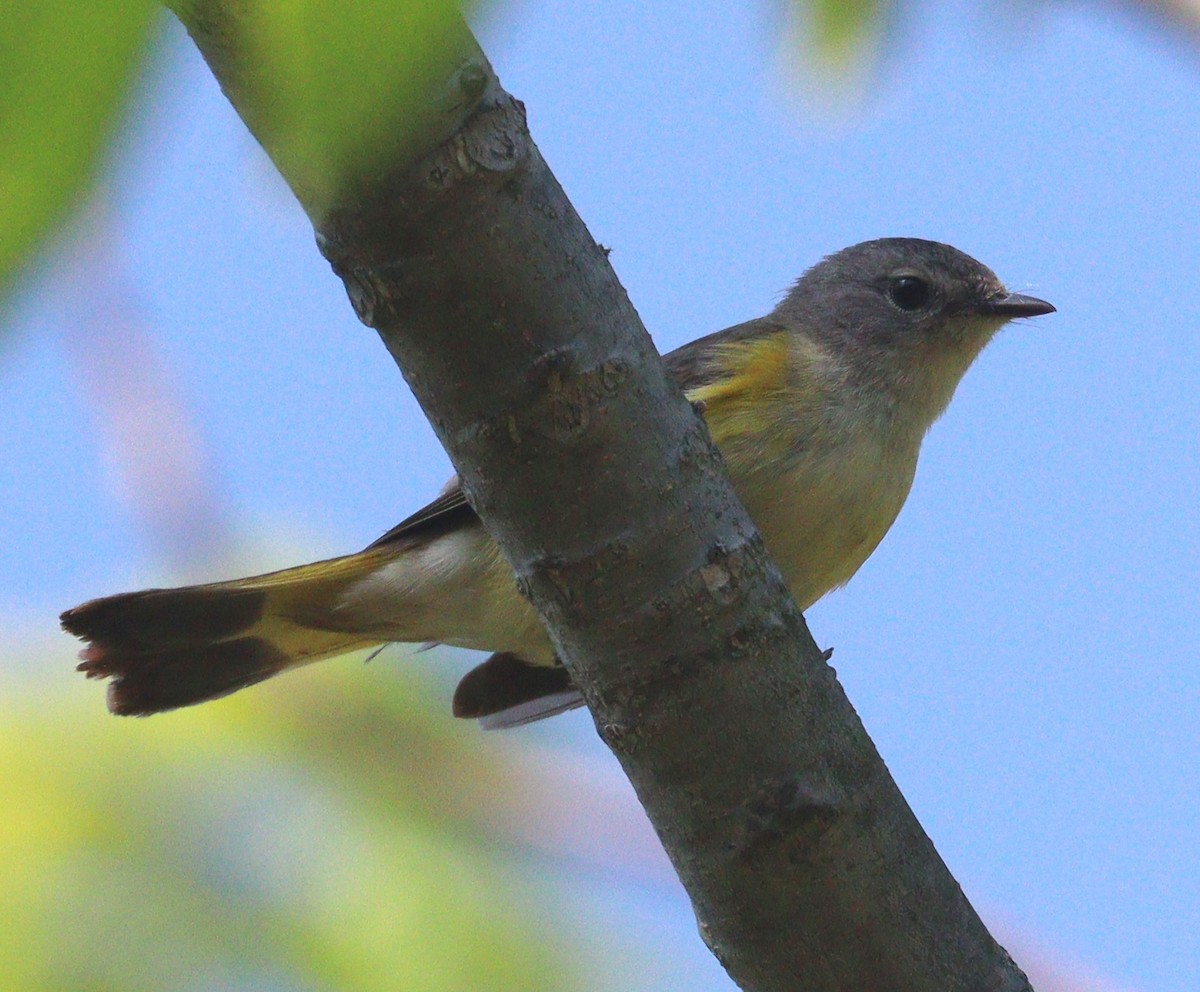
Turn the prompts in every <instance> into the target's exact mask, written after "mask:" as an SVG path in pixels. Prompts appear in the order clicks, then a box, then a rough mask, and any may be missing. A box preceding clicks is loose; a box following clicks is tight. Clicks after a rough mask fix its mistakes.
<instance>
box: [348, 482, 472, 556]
mask: <svg viewBox="0 0 1200 992" xmlns="http://www.w3.org/2000/svg"><path fill="white" fill-rule="evenodd" d="M477 523H479V517H478V516H477V515H476V513H475V511H474V510H473V509H472V508H471V504H470V503H468V502H467V497H466V494H465V493H464V492H463V491H462V487H461V486H459V485H457V484H455V485H454V486H453V487H452V488H450V489H447V490H446V491H445V492H444V493H442V494H441V495H440V496H439V497H438V498H437V499H435V500H434V501H433V502H432V503H429V504H427V505H426V506H423V507H421V509H419V510H418V511H417V512H416V513H414V514H413V515H412V516H411V517H406V518H405V519H404V520H401V521H400V523H398V524H396V526H395V527H393V528H392V529H391V530H389V531H388V532H387V533H386V534H384V535H383V536H382V537H380V538H378V539H377V540H375V541H372V542H371V543H370V544H368V545H367V547H366V549H365V550H370V549H371V548H379V547H382V546H384V545H385V544H396V543H397V542H400V541H404V542H412V541H427V540H432V539H433V538H435V537H441V536H442V535H443V534H449V533H450V532H451V531H455V530H458V529H459V528H460V527H468V526H471V525H472V524H477Z"/></svg>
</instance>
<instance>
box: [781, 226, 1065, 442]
mask: <svg viewBox="0 0 1200 992" xmlns="http://www.w3.org/2000/svg"><path fill="white" fill-rule="evenodd" d="M1053 311H1054V307H1053V306H1051V305H1050V304H1049V303H1047V302H1045V301H1044V300H1039V299H1036V298H1034V297H1032V296H1021V295H1018V294H1016V293H1010V292H1009V291H1008V290H1007V289H1005V287H1004V284H1003V283H1001V282H1000V280H999V279H997V278H996V275H995V273H994V272H992V270H991V269H989V268H988V267H987V266H986V265H983V264H981V263H979V262H977V261H975V259H973V258H971V257H970V256H969V255H966V254H964V253H963V252H961V251H959V250H958V249H957V248H952V247H950V246H949V245H944V244H940V243H939V242H936V241H922V240H920V239H918V238H881V239H879V240H877V241H864V242H863V243H862V244H857V245H853V246H851V247H849V248H844V249H843V250H842V251H839V252H837V253H836V254H833V255H830V256H829V257H828V258H826V259H825V260H824V261H822V262H819V263H818V264H817V265H815V266H813V267H812V268H811V269H809V270H808V272H806V273H805V274H804V275H803V276H801V277H800V279H799V280H798V281H797V282H796V285H795V286H793V287H792V290H791V292H789V293H788V294H787V296H786V297H785V298H784V299H783V301H782V302H781V303H780V304H779V306H778V307H776V309H775V313H774V315H773V316H774V317H775V318H776V319H779V320H781V321H782V322H784V323H786V324H788V325H789V326H792V327H797V328H802V329H803V330H804V331H805V332H806V333H807V334H808V335H810V336H811V337H812V338H813V339H814V340H815V341H816V342H817V343H818V344H820V345H821V346H822V347H824V348H825V349H827V350H828V351H829V352H831V353H832V354H833V355H834V356H837V357H839V358H840V364H841V365H842V366H843V368H844V371H845V372H846V373H847V374H849V375H850V376H851V377H852V378H853V379H855V380H857V382H858V384H860V385H862V386H865V387H867V388H869V389H872V390H879V391H880V392H881V393H888V394H901V395H897V396H896V398H898V399H903V400H905V401H907V402H909V403H916V404H919V405H920V407H922V408H923V409H922V412H923V413H924V414H925V415H926V416H927V418H928V420H930V421H932V420H933V419H934V418H935V417H936V416H937V415H938V414H939V413H941V411H942V409H944V408H945V405H946V404H947V403H948V402H949V401H950V396H951V395H952V394H953V392H954V388H955V386H957V384H958V381H959V379H961V378H962V375H963V373H964V372H966V370H967V367H968V366H969V365H970V364H971V362H972V361H973V360H974V359H975V356H976V355H978V354H979V352H980V351H981V350H982V348H983V347H984V345H986V344H987V343H988V341H990V340H991V338H992V336H993V335H994V334H995V333H996V331H998V330H999V329H1000V327H1001V326H1003V325H1004V324H1005V323H1007V322H1008V321H1010V320H1012V319H1013V318H1014V317H1036V316H1038V315H1039V314H1045V313H1052V312H1053ZM925 408H927V409H925Z"/></svg>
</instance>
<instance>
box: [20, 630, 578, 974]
mask: <svg viewBox="0 0 1200 992" xmlns="http://www.w3.org/2000/svg"><path fill="white" fill-rule="evenodd" d="M56 653H57V652H56ZM9 660H10V661H11V662H12V665H13V668H12V670H15V669H16V662H15V661H14V660H13V659H9ZM4 667H9V666H8V665H5V666H4ZM47 667H48V666H47ZM21 668H22V669H24V670H28V668H29V664H28V661H27V659H22V662H21ZM321 668H322V670H321V671H312V672H299V673H296V674H294V675H292V676H289V677H285V678H282V679H279V680H278V682H277V683H275V684H271V685H267V686H263V687H260V688H258V689H256V690H254V691H251V692H246V693H242V694H240V695H238V696H234V697H232V698H230V699H227V700H223V701H220V702H217V703H213V704H209V705H206V706H202V707H199V708H196V709H194V710H185V711H181V712H178V713H174V714H170V715H166V716H160V717H156V718H153V719H150V720H118V719H116V718H114V717H110V716H109V715H108V714H107V713H106V712H105V711H104V708H103V705H102V702H101V698H100V696H101V693H100V691H99V689H98V687H97V686H95V685H86V684H84V683H83V680H82V679H81V678H79V679H78V681H75V680H73V679H72V678H71V676H70V672H69V668H68V666H67V665H65V664H63V665H61V666H59V665H55V666H54V668H53V671H54V672H55V677H54V681H53V687H52V688H48V687H47V686H46V685H38V684H32V685H30V687H29V690H28V691H25V692H17V693H15V694H14V693H9V694H8V695H6V697H5V698H4V699H3V700H2V701H0V714H2V715H0V804H2V808H3V810H4V815H3V816H0V852H2V853H0V919H3V921H4V926H3V927H0V974H2V975H4V976H5V981H4V985H5V987H7V988H13V989H21V990H23V992H38V990H43V989H44V990H47V992H51V990H52V992H62V990H64V989H71V990H76V989H87V990H108V989H111V990H113V992H117V990H120V992H135V990H141V989H162V990H172V992H175V990H181V989H201V988H205V989H207V988H248V989H249V988H256V989H257V988H263V989H272V990H280V989H303V990H306V992H307V990H315V989H338V990H345V992H352V990H360V989H361V990H375V989H378V990H384V989H386V990H388V992H395V990H465V989H485V990H489V992H503V990H507V989H512V990H518V989H519V990H523V992H529V990H537V989H551V988H553V989H555V990H562V989H569V988H571V987H573V986H575V985H577V982H576V981H575V980H574V979H573V977H572V976H571V974H570V969H569V968H567V966H566V964H565V962H564V961H562V960H559V959H558V958H557V957H556V956H555V954H554V952H553V948H552V947H549V946H547V943H546V942H545V941H544V940H543V939H541V936H540V935H541V934H542V933H545V932H547V929H548V928H549V926H550V923H549V921H548V920H545V919H542V920H539V919H537V918H536V917H537V915H538V914H537V913H536V912H535V911H533V910H531V908H530V907H531V906H532V905H533V904H534V898H535V896H536V890H535V888H534V887H533V886H532V885H531V883H530V882H529V881H528V880H526V879H522V878H521V877H520V876H519V875H518V874H517V872H516V871H514V870H513V869H511V868H509V867H506V866H505V865H504V863H503V862H504V860H505V855H509V853H510V852H507V851H505V850H503V849H500V850H497V849H496V847H495V845H494V844H492V842H491V841H490V839H489V838H488V837H487V836H486V835H485V834H484V833H483V832H482V831H481V830H480V829H479V828H478V827H477V826H475V825H473V824H472V822H471V818H470V807H471V804H472V803H477V802H478V800H479V783H480V781H481V780H484V779H487V780H489V781H490V782H491V783H492V785H493V787H494V788H504V784H505V783H504V775H505V773H504V769H503V768H499V767H496V768H488V767H486V766H485V765H484V764H481V762H486V760H487V759H485V758H483V757H481V755H482V754H483V752H482V750H481V749H479V748H472V747H471V746H470V741H471V737H470V736H468V735H467V734H465V733H462V732H461V730H464V729H470V730H472V731H474V728H473V727H471V728H462V726H461V725H459V724H456V723H455V722H454V721H452V720H451V719H450V718H449V715H448V714H446V715H442V714H443V713H444V705H441V704H442V703H444V701H437V702H435V701H434V700H432V699H431V698H430V693H429V690H428V689H427V688H425V687H423V686H422V685H421V684H420V683H419V682H418V681H417V675H416V674H415V673H411V672H408V671H405V672H395V673H393V672H386V673H382V674H375V673H371V676H373V677H370V676H368V675H367V674H366V673H364V672H363V670H362V668H361V666H359V665H355V664H352V663H349V664H348V663H342V664H340V665H339V664H333V665H326V666H321ZM59 673H61V677H60V675H59ZM27 684H28V683H27ZM35 690H36V691H35ZM439 717H440V719H439ZM522 903H525V904H526V905H524V906H523V905H522Z"/></svg>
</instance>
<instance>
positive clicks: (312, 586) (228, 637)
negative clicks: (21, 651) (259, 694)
mask: <svg viewBox="0 0 1200 992" xmlns="http://www.w3.org/2000/svg"><path fill="white" fill-rule="evenodd" d="M377 564H378V563H377V562H376V561H375V556H373V555H367V554H362V553H360V554H357V555H348V556H346V557H344V558H334V559H331V560H329V561H323V562H316V563H314V564H312V565H303V566H300V567H299V568H289V569H285V570H283V571H280V572H271V573H269V574H267V575H260V576H255V577H254V578H249V579H238V580H235V581H232V582H215V583H211V584H209V585H200V586H187V587H184V588H180V589H147V590H144V591H142V592H130V593H120V594H118V595H116V596H107V597H105V598H103V599H94V600H91V601H90V602H87V603H84V604H82V605H81V606H76V607H75V608H74V609H71V610H67V612H66V613H64V614H63V615H62V617H61V619H62V625H63V629H64V630H66V631H67V632H69V633H71V634H74V635H76V636H77V637H79V638H81V639H83V640H84V641H86V642H87V645H86V646H85V647H84V649H83V650H82V651H81V652H80V655H79V657H80V659H81V661H80V664H79V670H80V671H81V672H84V673H85V674H86V675H87V676H88V677H89V678H110V679H111V680H112V681H111V682H110V683H109V686H108V708H109V709H110V710H111V711H112V712H113V713H117V714H120V715H123V716H128V715H139V716H140V715H146V714H149V713H157V712H160V711H162V710H169V709H175V708H176V707H179V706H188V705H191V704H192V703H199V702H203V701H204V700H206V699H215V698H216V697H218V696H224V695H227V694H228V693H231V692H235V691H236V690H238V689H241V688H244V687H245V686H248V685H253V684H254V683H255V682H261V681H263V680H264V679H267V678H270V677H271V676H272V675H276V674H278V673H279V672H282V671H284V670H285V669H288V668H293V667H296V666H298V665H302V664H307V663H308V662H313V661H319V660H321V659H322V658H329V657H332V656H333V655H338V654H345V653H346V652H348V651H354V650H357V649H359V648H367V647H372V646H375V645H378V644H379V643H381V642H380V641H379V640H378V639H374V638H370V637H363V636H362V635H358V634H352V633H348V632H346V631H337V630H329V629H322V628H321V627H319V626H317V627H314V626H312V624H313V623H314V619H313V618H319V617H320V616H321V615H322V614H327V613H331V612H332V611H333V609H334V608H335V607H336V605H337V602H338V601H339V599H340V595H341V593H342V591H343V590H344V589H346V588H347V586H349V585H350V584H352V583H353V582H355V581H357V580H359V579H361V578H363V577H364V576H365V575H367V574H369V573H370V571H371V570H372V569H373V568H375V567H376V566H377ZM301 607H303V608H301ZM299 616H304V617H305V618H306V620H307V623H308V624H309V625H307V626H306V625H305V624H302V623H300V622H298V621H297V620H296V619H295V618H296V617H299ZM315 622H316V623H318V624H319V622H320V621H319V620H316V621H315Z"/></svg>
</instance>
